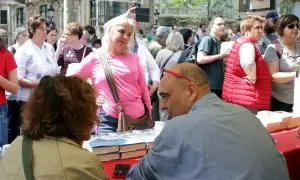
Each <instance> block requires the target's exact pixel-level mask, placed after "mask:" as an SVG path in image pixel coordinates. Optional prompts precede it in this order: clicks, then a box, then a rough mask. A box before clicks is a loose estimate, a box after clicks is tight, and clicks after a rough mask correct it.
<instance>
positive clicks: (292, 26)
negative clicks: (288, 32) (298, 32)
mask: <svg viewBox="0 0 300 180" xmlns="http://www.w3.org/2000/svg"><path fill="white" fill-rule="evenodd" d="M287 27H288V28H289V29H294V28H295V27H296V29H299V24H289V25H287Z"/></svg>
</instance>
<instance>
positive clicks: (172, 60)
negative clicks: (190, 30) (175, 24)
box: [155, 31, 184, 69]
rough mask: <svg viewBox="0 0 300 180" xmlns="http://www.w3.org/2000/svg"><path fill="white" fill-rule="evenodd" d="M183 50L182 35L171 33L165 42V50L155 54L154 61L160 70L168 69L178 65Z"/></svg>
mask: <svg viewBox="0 0 300 180" xmlns="http://www.w3.org/2000/svg"><path fill="white" fill-rule="evenodd" d="M183 50H184V39H183V37H182V35H181V34H180V33H179V32H177V31H173V32H171V33H170V34H169V36H168V38H167V40H166V48H165V49H162V50H160V51H159V52H158V53H157V56H156V58H155V61H156V63H157V64H158V66H159V68H160V69H170V68H172V67H173V66H175V65H176V64H177V63H178V60H179V58H180V55H181V53H182V51H183Z"/></svg>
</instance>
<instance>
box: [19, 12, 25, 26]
mask: <svg viewBox="0 0 300 180" xmlns="http://www.w3.org/2000/svg"><path fill="white" fill-rule="evenodd" d="M21 25H24V8H17V26H21Z"/></svg>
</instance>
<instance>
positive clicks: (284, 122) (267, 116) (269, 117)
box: [256, 111, 300, 132]
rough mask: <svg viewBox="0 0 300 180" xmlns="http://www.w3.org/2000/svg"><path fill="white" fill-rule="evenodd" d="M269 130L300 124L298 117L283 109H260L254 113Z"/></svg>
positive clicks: (293, 126)
mask: <svg viewBox="0 0 300 180" xmlns="http://www.w3.org/2000/svg"><path fill="white" fill-rule="evenodd" d="M256 117H258V119H260V121H261V123H262V124H263V125H264V126H265V127H266V128H267V130H268V131H269V132H274V131H278V130H282V129H289V128H295V127H299V126H300V117H293V113H288V112H284V111H260V112H258V114H257V115H256Z"/></svg>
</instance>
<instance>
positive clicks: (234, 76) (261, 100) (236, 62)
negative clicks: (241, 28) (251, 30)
mask: <svg viewBox="0 0 300 180" xmlns="http://www.w3.org/2000/svg"><path fill="white" fill-rule="evenodd" d="M246 42H250V43H252V44H253V45H254V43H253V42H251V41H250V40H249V39H247V38H245V37H241V38H239V39H237V40H236V41H235V43H234V45H233V47H232V50H231V51H230V54H229V56H228V58H227V60H226V67H225V79H224V83H223V92H222V98H223V100H224V101H226V102H230V103H233V104H238V105H241V106H244V107H251V108H256V109H270V100H271V76H270V73H269V69H268V67H267V65H266V63H265V61H264V60H263V58H262V56H261V54H260V52H259V50H258V48H257V47H256V46H255V45H254V48H255V63H256V83H255V84H254V85H252V84H250V83H247V82H246V81H245V80H244V79H243V77H245V76H247V75H246V73H245V72H244V70H243V68H242V67H241V63H240V56H239V50H240V47H241V45H242V44H244V43H246Z"/></svg>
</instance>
